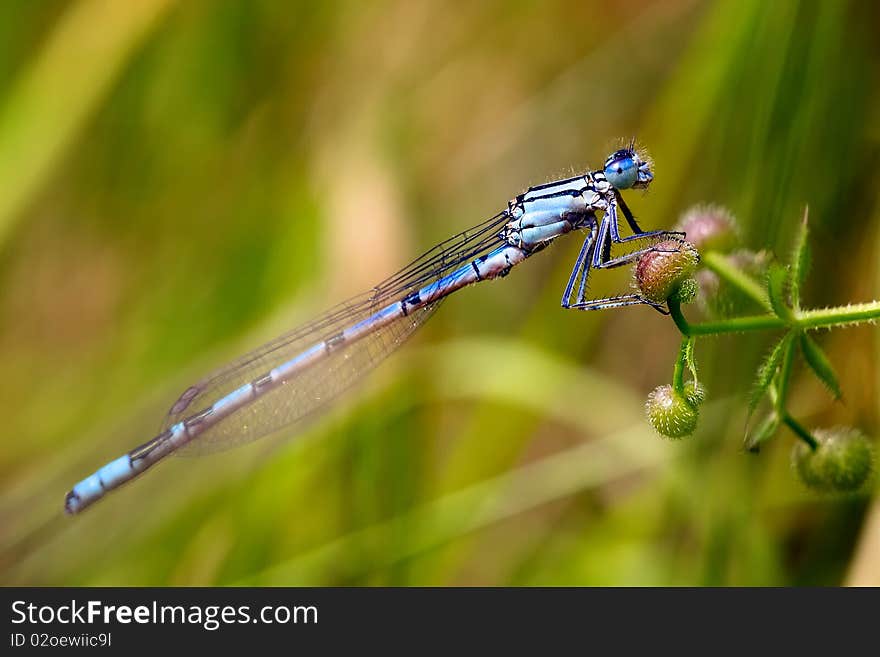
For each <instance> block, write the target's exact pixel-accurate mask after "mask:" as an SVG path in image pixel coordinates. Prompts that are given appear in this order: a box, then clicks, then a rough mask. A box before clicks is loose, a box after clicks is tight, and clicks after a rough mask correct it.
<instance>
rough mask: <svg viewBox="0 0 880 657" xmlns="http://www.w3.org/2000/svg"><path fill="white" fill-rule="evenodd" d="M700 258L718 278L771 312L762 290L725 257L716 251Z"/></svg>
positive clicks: (768, 301)
mask: <svg viewBox="0 0 880 657" xmlns="http://www.w3.org/2000/svg"><path fill="white" fill-rule="evenodd" d="M701 258H702V261H703V264H704V265H706V268H707V269H709V270H710V271H712V272H713V273H714V274H715V275H716V276H718V278H720V279H722V280H724V281H726V282H727V283H729V284H730V285H732V286H733V287H735V288H736V289H737V290H739V291H740V292H742V293H743V294H744V295H746V296H747V297H749V298H750V299H751V300H752V301H754V302H755V303H757V304H758V305H759V306H762V307H763V308H766V309H767V310H772V308H771V306H770V300H769V299H768V298H767V293H766V292H765V291H764V288H763V287H761V285H760V284H759V283H758V282H757V281H755V280H754V279H753V278H752V277H751V276H749V275H748V274H746V273H745V272H743V271H742V270H741V269H738V268H737V267H735V266H734V265H733V264H731V262H730V260H729V259H728V258H727V257H726V256H724V255H722V254H721V253H718V252H717V251H707V252H706V253H704V254H702V255H701Z"/></svg>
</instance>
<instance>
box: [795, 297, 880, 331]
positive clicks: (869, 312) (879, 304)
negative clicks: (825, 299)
mask: <svg viewBox="0 0 880 657" xmlns="http://www.w3.org/2000/svg"><path fill="white" fill-rule="evenodd" d="M878 319H880V301H869V302H867V303H855V304H850V305H848V306H838V307H836V308H819V309H818V310H804V311H802V312H799V313H797V315H796V316H795V322H796V323H797V325H798V326H799V327H800V328H803V329H812V328H821V327H826V326H845V325H846V324H856V323H860V322H870V321H876V320H878Z"/></svg>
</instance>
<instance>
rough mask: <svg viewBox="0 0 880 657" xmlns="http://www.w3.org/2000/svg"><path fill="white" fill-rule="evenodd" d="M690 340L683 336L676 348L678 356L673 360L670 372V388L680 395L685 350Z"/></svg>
mask: <svg viewBox="0 0 880 657" xmlns="http://www.w3.org/2000/svg"><path fill="white" fill-rule="evenodd" d="M689 342H690V340H689V339H688V338H684V339H683V340H682V341H681V347H680V348H679V350H678V358H677V359H676V360H675V370H673V372H672V389H673V390H675V392H677V393H679V394H680V395H684V369H685V367H686V360H687V350H688V344H689Z"/></svg>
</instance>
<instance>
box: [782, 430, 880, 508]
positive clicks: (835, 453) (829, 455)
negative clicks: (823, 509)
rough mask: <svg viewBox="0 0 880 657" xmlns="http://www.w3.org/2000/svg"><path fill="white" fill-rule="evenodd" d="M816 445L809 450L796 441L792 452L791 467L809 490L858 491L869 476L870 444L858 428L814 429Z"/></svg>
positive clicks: (870, 462) (804, 444)
mask: <svg viewBox="0 0 880 657" xmlns="http://www.w3.org/2000/svg"><path fill="white" fill-rule="evenodd" d="M813 436H814V437H815V438H816V440H817V441H818V443H819V445H818V447H817V448H816V449H811V448H810V446H809V445H807V444H806V443H804V442H801V441H798V444H796V445H795V446H794V449H793V450H792V454H791V458H792V465H793V467H794V468H795V470H796V471H797V473H798V475H799V476H800V478H801V481H802V482H804V484H805V485H806V486H807V487H808V488H812V489H813V490H816V491H819V492H823V493H845V492H851V491H855V490H858V489H859V488H861V486H862V484H864V483H865V481H866V480H867V479H868V476H869V475H870V474H871V466H872V460H873V454H872V449H871V443H870V442H869V441H868V439H867V438H866V437H865V435H864V434H863V433H862V432H861V431H859V430H858V429H854V428H851V427H835V428H833V429H817V430H815V431H814V432H813Z"/></svg>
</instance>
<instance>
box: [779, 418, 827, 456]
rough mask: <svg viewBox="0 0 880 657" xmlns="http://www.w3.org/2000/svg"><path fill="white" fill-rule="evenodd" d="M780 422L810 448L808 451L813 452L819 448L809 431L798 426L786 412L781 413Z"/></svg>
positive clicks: (798, 423)
mask: <svg viewBox="0 0 880 657" xmlns="http://www.w3.org/2000/svg"><path fill="white" fill-rule="evenodd" d="M781 417H782V421H783V422H785V425H786V426H787V427H788V428H789V429H791V430H792V431H793V432H794V434H795V435H796V436H797V437H798V438H800V439H801V440H803V441H804V442H805V443H807V445H809V446H810V449H812V450H815V449H816V448H817V447H819V443H818V442H817V441H816V439H815V438H814V437H813V434H811V433H810V432H809V431H807V430H806V429H805V428H804V427H803V425H801V424H800V422H798V421H797V420H795V419H794V418H793V417H792V416H791V415H789V414H788V412H787V411H783V412H782V413H781Z"/></svg>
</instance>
